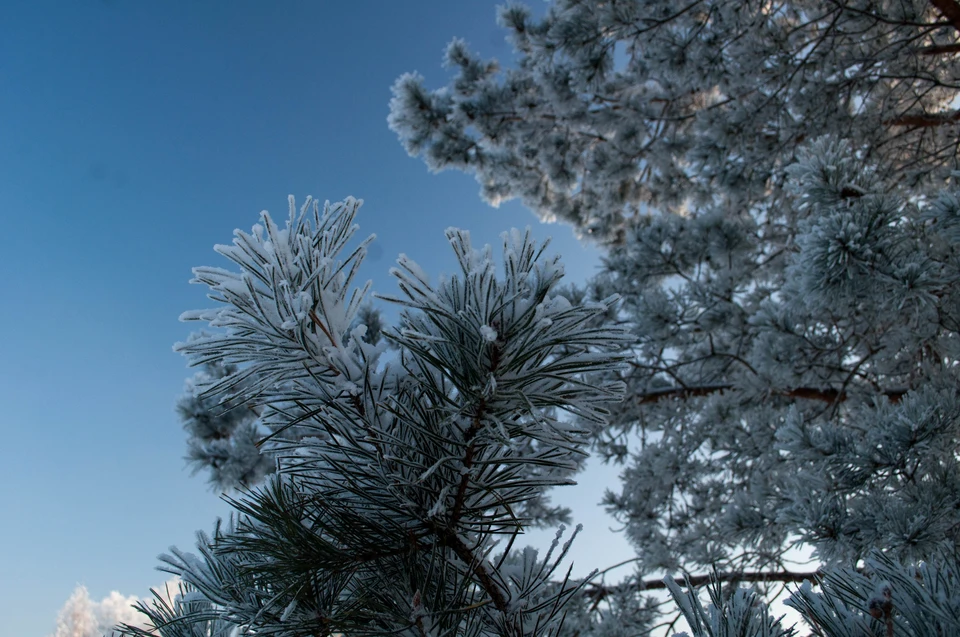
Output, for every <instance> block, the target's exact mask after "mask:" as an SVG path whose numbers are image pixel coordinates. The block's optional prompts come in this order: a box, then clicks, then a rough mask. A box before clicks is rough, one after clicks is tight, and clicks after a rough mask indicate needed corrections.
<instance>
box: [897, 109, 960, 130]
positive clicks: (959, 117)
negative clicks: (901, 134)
mask: <svg viewBox="0 0 960 637" xmlns="http://www.w3.org/2000/svg"><path fill="white" fill-rule="evenodd" d="M958 121H960V111H949V112H947V113H918V114H915V115H901V116H899V117H895V118H893V119H887V120H884V121H883V124H884V126H909V127H911V128H933V127H935V126H943V125H944V124H953V123H955V122H958Z"/></svg>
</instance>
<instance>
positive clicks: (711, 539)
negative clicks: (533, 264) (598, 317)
mask: <svg viewBox="0 0 960 637" xmlns="http://www.w3.org/2000/svg"><path fill="white" fill-rule="evenodd" d="M500 21H501V24H502V25H503V26H504V27H505V28H506V30H507V32H508V34H509V38H510V39H511V40H512V42H513V44H514V47H515V50H516V53H517V55H518V60H517V62H516V64H515V65H514V66H513V67H512V68H508V69H501V68H500V67H499V66H498V65H497V64H496V63H495V62H492V61H486V60H483V59H482V58H480V57H479V56H477V55H475V54H473V53H471V52H470V49H469V47H468V46H467V45H466V43H464V42H462V41H454V42H453V43H452V44H451V45H450V47H449V50H448V53H447V62H448V64H449V66H450V67H452V69H453V79H452V80H451V81H450V83H449V85H448V86H445V87H443V88H440V89H437V90H429V89H428V88H427V87H426V81H425V80H424V78H422V77H420V76H418V75H406V76H404V77H402V78H400V79H399V80H398V81H397V83H396V85H395V86H394V99H393V102H392V104H391V114H390V125H391V126H392V127H393V129H394V130H395V131H396V132H397V134H398V136H399V138H400V140H401V142H402V143H403V144H404V146H405V148H406V149H407V150H408V151H409V152H410V153H411V154H414V155H417V156H420V157H422V158H423V159H424V161H425V162H426V164H427V165H428V166H429V167H430V168H431V169H432V170H443V169H447V168H455V169H459V170H463V171H466V172H469V173H472V174H474V175H475V176H476V178H477V180H478V182H479V183H480V184H481V187H482V194H483V196H484V197H485V198H486V199H487V200H488V201H490V202H492V203H497V202H499V201H501V200H504V199H510V198H519V199H521V200H522V201H523V202H524V203H525V204H526V205H527V206H528V207H530V208H531V209H532V210H533V211H534V212H536V213H537V214H538V215H539V216H540V217H541V218H544V219H559V220H563V221H567V222H570V223H572V224H574V225H575V226H576V227H577V228H578V229H579V230H580V232H582V233H583V234H585V235H589V236H593V237H596V238H598V239H599V240H600V241H601V242H602V244H603V245H604V246H605V247H606V248H607V249H608V255H607V258H606V260H605V263H604V268H603V271H602V272H601V274H600V275H599V276H598V277H597V278H596V279H595V280H594V281H593V282H592V283H591V286H590V290H589V294H592V295H593V296H594V297H595V298H602V297H604V296H607V295H609V294H612V293H617V294H619V295H621V296H622V297H623V299H624V302H623V305H622V308H621V311H620V314H619V315H618V319H619V320H620V321H622V322H623V323H624V324H627V325H629V326H630V327H631V329H632V330H633V332H634V334H635V335H636V337H637V343H638V344H637V347H636V349H635V351H634V354H635V356H634V358H633V360H632V361H631V363H630V368H629V369H628V371H627V372H626V373H623V374H622V375H621V376H620V377H621V378H622V380H624V381H625V382H626V384H627V397H626V399H625V400H624V402H623V403H621V404H620V405H618V406H617V407H616V409H615V413H614V414H613V416H612V418H611V420H610V421H609V422H608V424H607V425H605V426H601V427H597V428H594V430H593V431H594V436H593V444H594V448H595V449H596V450H597V451H598V452H599V453H600V454H602V455H603V457H605V458H607V459H609V460H613V461H616V462H619V463H622V464H623V466H624V471H623V473H622V479H623V480H622V485H620V487H619V488H618V489H611V490H610V491H609V492H608V494H607V496H606V498H605V504H606V505H607V507H608V510H609V511H610V512H612V513H613V514H614V515H615V516H616V517H617V518H618V519H619V520H620V521H621V522H622V523H623V526H624V532H625V533H626V535H627V537H628V538H629V539H630V540H631V542H632V543H633V545H634V546H635V547H636V550H637V554H638V572H637V574H636V578H635V579H634V581H633V582H632V583H628V584H627V585H626V586H627V587H628V588H629V587H630V586H632V587H633V590H635V591H642V590H645V589H647V588H650V586H651V582H652V583H654V584H655V583H657V582H658V581H659V576H661V575H662V574H663V573H664V572H667V573H669V572H677V571H681V570H683V571H688V572H690V573H692V574H693V575H694V576H695V577H696V578H701V577H703V576H706V575H707V574H709V573H711V572H712V571H714V570H716V571H717V573H718V577H719V578H720V579H721V580H723V581H724V582H736V581H765V582H768V583H770V582H779V583H784V582H796V581H799V580H802V579H803V576H804V572H800V571H797V570H796V566H795V562H792V561H791V560H790V556H791V553H790V551H791V550H792V549H793V548H796V547H797V546H798V545H799V547H800V548H801V549H805V550H806V551H807V553H808V554H809V551H810V550H811V549H813V551H814V553H813V556H814V558H815V559H816V560H818V561H819V562H820V565H826V566H830V565H836V566H840V565H843V566H846V567H852V566H854V565H856V564H857V563H858V560H863V559H865V558H866V557H867V556H868V555H869V554H870V552H871V551H872V550H875V549H878V550H882V551H885V552H886V553H887V554H889V555H890V556H891V558H892V559H898V560H900V559H902V560H907V561H910V560H922V559H926V558H931V557H932V556H935V555H940V554H941V551H947V552H948V553H949V554H952V553H953V552H954V551H955V550H956V548H957V546H958V543H960V531H958V529H960V500H958V495H957V494H958V493H960V463H958V459H957V448H958V436H960V396H958V387H960V376H958V360H960V359H958V355H960V351H958V349H957V343H958V338H960V331H958V330H960V324H958V323H957V321H956V317H957V316H958V310H960V307H958V305H957V304H958V302H960V296H958V291H960V270H958V261H957V245H958V244H957V240H958V238H960V235H958V234H957V232H956V230H955V228H956V221H955V219H956V216H955V215H956V210H957V201H958V199H957V190H956V179H957V175H956V173H954V172H952V171H955V170H956V169H957V168H958V146H957V140H958V139H960V135H958V129H957V126H958V123H960V114H958V111H957V110H956V104H957V96H958V87H960V84H958V81H960V64H958V54H960V39H958V34H960V4H958V3H957V2H955V1H954V0H931V1H927V0H906V1H900V0H896V1H890V2H887V1H882V0H881V1H876V2H874V1H871V2H861V1H859V0H830V1H829V2H819V1H818V2H806V1H803V0H787V1H784V2H769V1H766V0H759V1H753V0H747V1H742V0H735V1H734V0H693V1H691V2H666V1H662V0H556V1H555V2H553V3H552V4H551V5H550V7H549V9H548V10H547V12H546V15H545V16H544V17H543V18H541V19H535V18H534V17H532V14H531V13H530V11H528V10H526V9H524V8H522V7H518V6H510V7H506V8H504V9H502V10H501V12H500ZM794 555H796V554H794ZM807 573H809V572H808V571H807ZM810 576H811V577H812V574H810ZM616 590H617V591H622V590H623V589H622V588H620V589H616ZM612 592H614V589H604V588H602V587H601V588H598V589H597V590H595V591H594V594H595V595H596V596H598V597H603V596H605V595H606V594H607V593H612Z"/></svg>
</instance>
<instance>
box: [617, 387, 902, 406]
mask: <svg viewBox="0 0 960 637" xmlns="http://www.w3.org/2000/svg"><path fill="white" fill-rule="evenodd" d="M731 389H733V385H730V384H716V385H700V386H697V387H667V388H665V389H656V390H653V391H649V392H645V393H643V394H641V395H640V396H639V397H637V399H636V401H637V404H638V405H646V404H649V403H655V402H658V401H660V400H664V399H668V398H693V397H695V396H709V395H710V394H714V393H723V392H725V391H728V390H731ZM770 393H771V394H772V395H774V396H784V397H786V398H806V399H809V400H819V401H822V402H825V403H834V402H843V401H845V400H846V399H847V393H846V392H845V391H837V390H836V389H831V388H827V389H817V388H815V387H797V388H795V389H788V390H776V389H773V390H770ZM882 393H883V395H884V396H886V397H887V398H888V399H889V400H890V402H892V403H897V402H900V399H901V398H902V397H903V395H904V394H906V393H907V390H906V389H888V390H886V391H884V392H882Z"/></svg>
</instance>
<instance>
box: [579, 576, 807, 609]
mask: <svg viewBox="0 0 960 637" xmlns="http://www.w3.org/2000/svg"><path fill="white" fill-rule="evenodd" d="M822 575H823V572H822V571H820V570H816V571H806V572H798V571H745V572H742V573H737V572H734V573H713V574H709V575H690V576H688V579H689V582H690V585H691V586H703V585H704V584H709V583H710V582H711V581H713V580H717V581H720V582H783V583H798V584H799V583H801V582H803V581H804V580H810V581H814V580H816V579H817V578H818V577H821V576H822ZM673 581H674V582H676V583H677V585H679V586H685V585H686V583H687V579H684V578H682V577H675V578H673ZM666 587H667V584H666V582H665V581H664V580H663V579H651V580H643V581H642V582H639V583H637V584H628V585H622V584H621V585H617V586H604V585H603V584H591V585H589V588H588V589H587V591H586V595H587V597H588V598H589V599H591V600H593V601H594V602H595V604H594V606H596V603H597V602H599V601H601V600H602V599H603V598H604V597H606V596H607V595H611V594H613V593H615V592H619V591H624V590H626V591H629V592H632V593H640V592H643V591H653V590H663V589H665V588H666Z"/></svg>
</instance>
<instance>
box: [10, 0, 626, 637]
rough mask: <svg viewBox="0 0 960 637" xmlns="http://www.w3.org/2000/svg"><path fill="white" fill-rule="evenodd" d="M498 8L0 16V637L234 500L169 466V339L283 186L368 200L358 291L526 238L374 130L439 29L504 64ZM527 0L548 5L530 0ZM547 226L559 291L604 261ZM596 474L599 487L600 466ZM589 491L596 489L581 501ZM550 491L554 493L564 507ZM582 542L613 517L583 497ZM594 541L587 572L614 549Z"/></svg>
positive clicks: (24, 6) (141, 584)
mask: <svg viewBox="0 0 960 637" xmlns="http://www.w3.org/2000/svg"><path fill="white" fill-rule="evenodd" d="M494 6H495V3H494V2H487V1H482V2H481V1H471V2H452V1H450V0H436V1H426V0H417V1H416V2H409V3H406V2H404V3H400V2H385V1H380V2H373V1H366V2H361V1H357V2H321V1H319V0H318V1H316V2H293V1H284V2H278V3H272V2H252V1H250V2H240V1H231V2H163V3H160V2H150V3H147V2H132V1H125V0H113V1H109V2H108V1H102V2H94V1H92V0H91V1H88V2H67V1H66V0H61V1H60V2H53V1H49V0H31V1H27V0H15V1H14V2H8V3H6V4H5V7H4V18H3V20H2V21H0V86H2V88H3V90H0V135H2V142H0V215H2V220H3V227H4V228H5V229H6V232H7V234H6V237H7V238H6V240H5V246H6V247H5V249H4V251H3V258H2V259H0V299H2V300H0V330H2V334H3V338H2V341H0V342H2V345H0V379H2V380H3V382H2V383H0V401H2V405H3V411H2V412H0V432H2V437H0V445H2V449H3V451H4V456H5V457H4V458H3V462H0V558H2V559H0V616H2V617H4V622H3V624H2V626H0V632H3V633H4V634H9V635H18V636H22V637H42V636H43V635H47V634H49V633H50V632H52V630H53V624H54V620H55V617H56V612H57V609H58V608H59V607H60V606H61V605H62V604H63V602H64V600H66V599H67V597H68V596H69V595H70V593H71V591H72V590H73V588H74V587H75V586H76V585H77V584H78V583H84V584H86V585H87V587H88V588H89V590H90V593H91V596H92V597H93V598H94V599H100V598H102V597H103V596H105V595H106V594H107V593H108V592H109V591H111V590H119V591H121V592H123V593H124V594H136V595H145V594H146V593H147V590H148V589H149V587H150V586H155V585H157V584H159V583H160V582H162V581H163V579H164V577H163V575H161V574H159V573H157V572H156V571H155V570H154V569H155V566H156V564H157V562H156V559H155V558H156V555H157V554H158V553H161V552H163V551H165V550H166V549H167V547H168V546H170V545H171V544H176V545H178V546H181V547H184V548H186V547H190V546H192V545H193V537H194V532H195V530H196V529H210V528H211V526H212V523H213V520H214V519H215V518H216V517H217V516H218V515H223V514H225V512H226V511H227V509H226V506H225V505H224V504H223V503H222V502H220V501H219V500H218V497H217V495H216V494H214V493H211V492H210V491H209V490H208V489H207V486H206V483H205V481H204V478H203V476H197V477H193V478H191V477H190V476H189V473H188V472H187V471H186V470H185V466H184V462H183V459H182V457H183V454H184V448H185V447H184V435H183V433H182V431H181V430H180V426H179V424H178V422H177V419H176V417H175V415H174V412H173V404H174V400H175V398H176V396H177V395H178V394H179V392H180V390H181V387H182V384H183V380H184V378H186V377H187V376H188V375H189V373H190V372H189V371H188V370H187V369H186V368H185V366H184V362H183V360H182V359H181V358H180V357H179V356H177V355H175V354H174V353H173V352H172V350H171V346H172V344H173V343H174V342H176V341H179V340H183V339H184V338H185V337H186V335H187V334H188V333H189V331H190V326H187V325H184V324H181V323H179V322H178V321H177V317H178V316H179V314H180V313H181V312H182V311H184V310H188V309H194V308H198V307H206V300H205V298H204V296H203V291H202V289H200V288H199V287H197V286H189V285H188V284H187V281H188V279H189V278H190V268H191V267H192V266H195V265H208V264H209V265H222V263H221V262H220V261H219V260H218V257H217V255H215V254H214V253H213V251H212V250H211V248H212V246H213V244H215V243H226V242H228V241H229V240H230V238H231V233H232V230H233V229H234V228H236V227H243V228H247V229H249V227H250V226H251V225H252V224H253V223H255V222H256V220H257V214H258V212H259V211H260V210H262V209H269V210H271V211H273V212H274V213H275V214H277V215H278V216H280V217H283V216H285V213H286V196H287V194H288V193H293V194H295V195H296V196H297V197H298V200H299V199H302V198H303V197H304V196H305V195H308V194H311V195H314V196H315V197H318V198H320V199H321V200H322V199H331V200H339V199H342V198H343V197H345V196H347V195H354V196H357V197H361V198H363V199H365V200H366V205H365V206H364V208H363V209H362V210H361V213H360V217H359V222H360V224H361V232H362V233H363V234H366V233H370V232H374V233H376V234H377V235H378V236H379V241H378V245H379V249H375V250H374V251H373V253H372V255H371V258H370V259H369V262H368V265H367V267H366V270H365V273H366V277H368V278H373V279H374V287H375V289H376V290H379V291H384V292H391V291H393V289H394V288H393V285H392V282H390V280H389V277H388V276H387V274H386V273H387V270H388V268H389V267H390V265H391V264H392V261H393V258H395V256H396V254H397V253H399V252H406V253H408V254H409V255H410V256H411V257H413V258H414V259H416V260H418V261H419V262H420V263H421V264H422V265H423V266H424V268H425V269H426V270H427V271H428V272H431V273H438V272H439V271H441V270H450V269H451V268H452V266H453V260H452V258H451V257H450V256H449V254H450V253H449V250H448V249H447V248H446V247H445V241H444V239H443V230H444V228H446V227H448V226H450V225H456V226H460V227H465V228H469V229H471V231H472V232H473V234H474V236H475V238H476V239H475V240H476V241H477V242H492V241H496V238H497V236H498V234H499V233H500V232H501V231H503V230H505V229H507V228H509V227H511V226H519V227H523V226H525V225H528V224H532V225H534V226H538V224H537V221H536V219H535V218H534V217H533V216H532V215H531V214H530V213H529V212H527V211H525V210H523V209H521V208H520V207H519V206H518V205H516V204H508V205H504V206H502V207H501V208H500V209H499V210H495V209H492V208H490V207H489V206H487V205H485V204H484V203H482V202H481V200H480V198H479V196H478V195H477V191H478V187H477V185H476V183H475V182H474V181H473V180H472V178H471V177H469V176H465V175H463V174H461V173H443V174H440V175H431V174H429V173H428V171H427V170H426V168H425V167H424V165H423V164H422V162H420V161H419V160H417V159H412V158H410V157H407V155H406V154H405V153H404V151H403V149H402V148H401V146H400V144H399V143H398V142H397V140H396V138H395V136H394V134H393V133H392V132H390V130H389V129H388V128H387V124H386V116H387V103H388V101H389V98H390V86H391V84H392V83H393V81H394V80H395V79H396V78H397V77H398V76H399V75H400V74H402V73H404V72H407V71H419V72H421V73H422V74H424V75H425V76H427V78H428V80H429V82H430V83H431V84H432V85H439V84H441V83H443V81H444V78H445V77H446V72H445V71H444V70H443V69H442V68H441V59H442V53H443V50H444V47H445V45H446V44H447V42H449V40H450V39H451V38H452V37H454V36H461V37H464V38H466V39H467V41H468V42H469V44H470V45H471V46H472V47H473V48H474V49H475V50H479V51H481V52H482V53H483V54H484V55H486V56H496V57H499V58H501V59H509V56H510V50H509V47H508V45H507V44H506V43H505V41H504V34H503V32H502V31H500V30H499V28H498V27H497V26H496V24H495V12H494ZM541 6H542V5H541ZM534 233H535V235H536V236H538V237H541V238H543V237H546V236H548V235H552V236H553V237H554V244H553V245H554V249H555V250H556V251H558V252H560V253H561V254H563V255H564V256H565V261H566V263H567V266H568V268H567V270H568V272H570V273H571V276H572V278H574V279H577V280H583V279H585V278H586V277H587V276H588V275H589V274H590V273H591V272H593V271H594V269H595V267H596V264H597V262H598V256H597V253H596V252H595V251H592V250H588V249H585V248H583V247H582V246H580V245H579V244H578V243H577V242H576V241H575V239H574V238H573V235H572V233H571V231H570V229H569V228H566V227H557V226H552V227H546V226H539V227H535V230H534ZM609 475H610V472H608V474H607V476H608V477H609ZM601 491H602V485H601V486H595V488H594V489H593V491H592V492H591V493H592V495H590V496H589V497H590V498H592V501H593V502H595V501H596V499H597V498H598V497H599V494H600V492H601ZM560 499H561V500H564V501H565V500H566V498H565V497H561V498H560ZM583 510H585V511H587V512H588V513H587V516H586V517H588V518H589V519H581V520H580V521H582V522H584V523H586V524H587V525H588V531H590V532H591V533H605V532H606V529H607V527H608V526H609V525H610V524H611V521H610V520H609V519H607V518H603V517H602V516H601V515H599V513H600V511H601V510H600V509H597V508H594V507H593V506H592V503H591V504H590V506H589V507H588V508H586V509H583ZM590 537H593V538H594V539H593V540H590V539H589V537H588V540H587V541H586V542H585V543H582V544H584V546H583V548H582V549H581V550H582V551H587V552H586V553H581V554H582V555H588V556H592V555H593V554H591V553H590V552H589V551H591V550H592V551H593V552H594V553H595V554H597V555H598V556H599V557H598V560H597V562H598V563H602V562H603V561H604V560H605V559H606V558H607V557H609V556H610V555H613V554H614V553H616V551H617V550H622V547H623V543H622V539H620V538H613V539H610V540H603V541H601V540H597V539H596V538H599V537H601V536H600V535H593V536H590Z"/></svg>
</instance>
